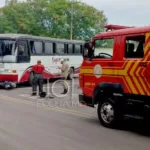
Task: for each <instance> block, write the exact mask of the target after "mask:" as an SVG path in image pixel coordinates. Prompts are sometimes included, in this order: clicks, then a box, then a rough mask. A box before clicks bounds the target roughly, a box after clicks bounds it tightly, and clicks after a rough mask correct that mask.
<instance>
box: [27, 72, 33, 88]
mask: <svg viewBox="0 0 150 150" xmlns="http://www.w3.org/2000/svg"><path fill="white" fill-rule="evenodd" d="M32 81H33V72H31V73H30V76H29V79H28V83H29V85H30V86H32Z"/></svg>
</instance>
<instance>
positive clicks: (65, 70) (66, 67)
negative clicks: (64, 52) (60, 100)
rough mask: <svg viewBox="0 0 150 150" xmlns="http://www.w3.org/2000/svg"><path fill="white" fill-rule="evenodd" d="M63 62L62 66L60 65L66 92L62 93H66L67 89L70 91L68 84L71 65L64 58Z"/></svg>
mask: <svg viewBox="0 0 150 150" xmlns="http://www.w3.org/2000/svg"><path fill="white" fill-rule="evenodd" d="M61 64H62V66H61V67H58V68H59V69H60V70H61V74H62V77H63V80H64V82H63V86H64V92H63V93H62V94H66V93H67V91H68V86H67V83H66V82H67V77H68V74H69V65H68V64H67V63H66V62H65V61H64V59H61Z"/></svg>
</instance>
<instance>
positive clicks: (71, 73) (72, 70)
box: [68, 68, 74, 80]
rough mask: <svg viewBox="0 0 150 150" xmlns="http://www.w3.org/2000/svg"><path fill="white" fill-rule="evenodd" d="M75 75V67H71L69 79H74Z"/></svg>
mask: <svg viewBox="0 0 150 150" xmlns="http://www.w3.org/2000/svg"><path fill="white" fill-rule="evenodd" d="M73 75H74V69H73V68H70V69H69V74H68V79H69V80H72V79H73Z"/></svg>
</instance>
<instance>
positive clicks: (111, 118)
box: [97, 98, 117, 127]
mask: <svg viewBox="0 0 150 150" xmlns="http://www.w3.org/2000/svg"><path fill="white" fill-rule="evenodd" d="M97 113H98V118H99V120H100V123H101V124H102V125H103V126H105V127H114V125H115V124H116V121H117V116H116V114H117V113H116V109H115V106H114V104H113V103H112V102H111V100H110V98H106V99H104V100H103V101H101V102H99V104H98V109H97Z"/></svg>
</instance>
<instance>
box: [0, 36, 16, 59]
mask: <svg viewBox="0 0 150 150" xmlns="http://www.w3.org/2000/svg"><path fill="white" fill-rule="evenodd" d="M14 43H15V41H14V40H6V39H5V40H3V39H0V56H6V55H12V50H13V45H14Z"/></svg>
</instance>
